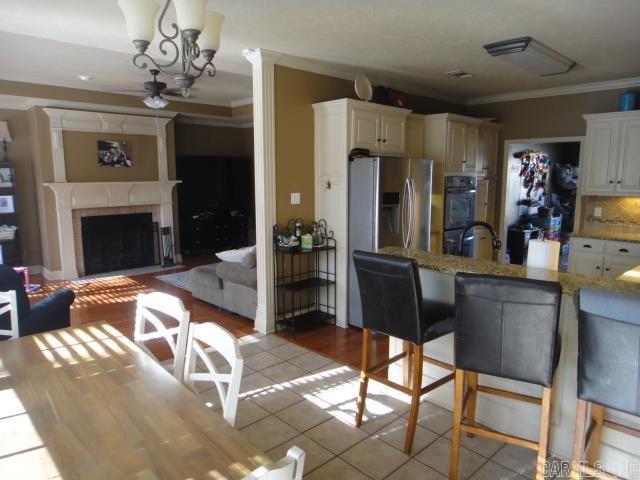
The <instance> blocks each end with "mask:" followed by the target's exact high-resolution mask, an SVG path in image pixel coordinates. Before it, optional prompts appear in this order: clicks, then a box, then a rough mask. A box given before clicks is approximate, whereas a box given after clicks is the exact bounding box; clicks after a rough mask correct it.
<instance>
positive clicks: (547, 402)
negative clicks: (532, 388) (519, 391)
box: [536, 388, 553, 480]
mask: <svg viewBox="0 0 640 480" xmlns="http://www.w3.org/2000/svg"><path fill="white" fill-rule="evenodd" d="M552 396H553V390H552V389H551V388H543V389H542V405H541V409H540V440H539V442H538V460H537V468H536V480H544V471H545V465H546V463H547V453H548V451H549V428H550V426H551V398H552Z"/></svg>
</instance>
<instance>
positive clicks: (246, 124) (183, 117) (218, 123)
mask: <svg viewBox="0 0 640 480" xmlns="http://www.w3.org/2000/svg"><path fill="white" fill-rule="evenodd" d="M175 121H176V123H180V124H187V125H206V126H208V127H226V128H253V115H246V116H242V117H210V116H204V115H193V114H189V115H187V114H183V113H181V114H179V115H178V116H177V117H176V119H175Z"/></svg>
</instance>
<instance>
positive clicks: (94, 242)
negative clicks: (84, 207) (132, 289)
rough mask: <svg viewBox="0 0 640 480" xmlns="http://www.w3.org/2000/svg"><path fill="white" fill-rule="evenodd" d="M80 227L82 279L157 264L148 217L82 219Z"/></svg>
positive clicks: (155, 236)
mask: <svg viewBox="0 0 640 480" xmlns="http://www.w3.org/2000/svg"><path fill="white" fill-rule="evenodd" d="M81 226H82V251H83V258H84V273H85V275H91V274H94V273H103V272H111V271H114V270H124V269H127V268H138V267H146V266H148V265H155V264H157V263H159V262H158V256H159V248H158V233H157V229H158V225H157V223H154V222H153V217H152V215H151V213H132V214H124V215H98V216H91V217H82V219H81Z"/></svg>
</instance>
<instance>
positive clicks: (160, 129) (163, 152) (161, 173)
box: [156, 118, 170, 182]
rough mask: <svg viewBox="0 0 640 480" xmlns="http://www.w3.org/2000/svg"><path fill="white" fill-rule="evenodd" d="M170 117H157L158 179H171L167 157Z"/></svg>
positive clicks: (161, 180) (164, 180)
mask: <svg viewBox="0 0 640 480" xmlns="http://www.w3.org/2000/svg"><path fill="white" fill-rule="evenodd" d="M169 122H170V119H168V118H156V137H157V142H158V181H160V182H166V181H167V180H169V159H168V158H167V123H169Z"/></svg>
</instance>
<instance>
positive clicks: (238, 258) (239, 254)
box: [216, 245, 256, 263]
mask: <svg viewBox="0 0 640 480" xmlns="http://www.w3.org/2000/svg"><path fill="white" fill-rule="evenodd" d="M255 251H256V246H255V245H254V246H252V247H244V248H238V249H237V250H225V251H224V252H218V253H216V257H218V258H219V259H220V260H222V261H223V262H232V263H241V262H242V260H243V259H244V257H246V256H247V255H249V254H251V253H252V252H253V254H254V255H255Z"/></svg>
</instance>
